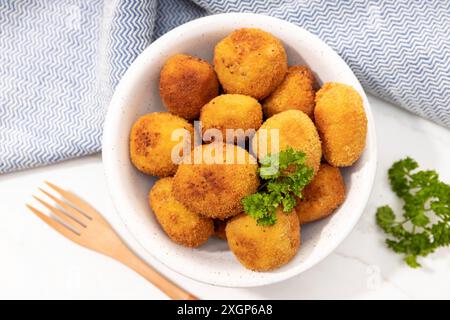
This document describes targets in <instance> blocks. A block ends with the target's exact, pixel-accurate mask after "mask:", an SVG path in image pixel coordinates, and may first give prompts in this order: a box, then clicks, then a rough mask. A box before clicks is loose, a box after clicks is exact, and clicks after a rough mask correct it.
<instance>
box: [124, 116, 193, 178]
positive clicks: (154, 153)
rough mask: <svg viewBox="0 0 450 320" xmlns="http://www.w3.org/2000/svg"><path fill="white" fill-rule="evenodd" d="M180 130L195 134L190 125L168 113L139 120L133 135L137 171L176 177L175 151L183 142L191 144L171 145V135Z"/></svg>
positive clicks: (132, 147) (177, 142)
mask: <svg viewBox="0 0 450 320" xmlns="http://www.w3.org/2000/svg"><path fill="white" fill-rule="evenodd" d="M177 129H185V130H186V134H187V133H188V134H190V135H193V133H194V127H193V126H192V125H191V124H190V123H189V122H187V121H186V120H184V119H183V118H180V117H178V116H175V115H173V114H170V113H168V112H154V113H150V114H146V115H144V116H142V117H140V118H139V119H138V120H137V121H136V122H135V123H134V125H133V127H132V128H131V132H130V158H131V162H132V163H133V164H134V165H135V167H136V168H137V169H139V170H140V171H142V172H144V173H146V174H150V175H154V176H160V177H167V176H171V175H174V174H175V172H176V170H177V164H176V163H174V162H173V161H172V156H171V154H172V149H173V148H174V147H175V146H176V145H177V144H179V143H180V142H183V141H184V142H186V143H187V142H188V141H187V140H183V137H181V138H180V139H179V140H174V141H172V133H173V132H174V131H175V130H177ZM180 156H182V154H181V155H180Z"/></svg>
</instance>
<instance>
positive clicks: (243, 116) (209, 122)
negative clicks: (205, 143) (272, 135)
mask: <svg viewBox="0 0 450 320" xmlns="http://www.w3.org/2000/svg"><path fill="white" fill-rule="evenodd" d="M262 118H263V114H262V108H261V105H260V104H259V102H258V100H256V99H255V98H252V97H249V96H244V95H242V94H223V95H220V96H218V97H215V98H214V99H212V100H211V101H210V102H208V103H207V104H206V105H205V106H204V107H203V108H202V111H201V114H200V121H201V122H202V128H203V132H205V131H206V130H208V129H211V128H216V129H219V130H221V131H222V135H223V138H224V139H225V138H226V129H242V130H244V131H245V130H248V129H254V130H258V128H259V127H260V126H261V123H262ZM240 136H242V135H238V137H240ZM227 142H228V143H233V141H227Z"/></svg>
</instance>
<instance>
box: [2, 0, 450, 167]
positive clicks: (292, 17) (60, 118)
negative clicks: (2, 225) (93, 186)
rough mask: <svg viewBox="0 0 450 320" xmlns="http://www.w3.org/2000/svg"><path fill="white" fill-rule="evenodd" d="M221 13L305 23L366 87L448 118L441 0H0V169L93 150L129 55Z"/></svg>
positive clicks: (446, 21)
mask: <svg viewBox="0 0 450 320" xmlns="http://www.w3.org/2000/svg"><path fill="white" fill-rule="evenodd" d="M223 12H254V13H261V14H266V15H270V16H275V17H278V18H282V19H285V20H288V21H290V22H292V23H295V24H296V25H299V26H301V27H303V28H305V29H307V30H308V31H310V32H312V33H314V34H316V35H317V36H318V37H319V38H321V39H322V40H324V41H325V42H326V43H328V44H329V45H330V46H331V47H332V48H333V49H335V50H336V51H337V52H338V53H339V54H340V55H341V56H342V58H343V59H344V60H345V61H346V62H347V63H348V64H349V65H350V67H351V68H352V69H353V71H354V72H355V74H356V75H357V77H358V78H359V79H360V81H361V82H362V84H363V86H364V87H365V89H366V90H368V91H369V92H372V93H374V94H376V95H378V96H379V97H382V98H384V99H386V100H389V101H391V102H393V103H395V104H397V105H399V106H401V107H403V108H405V109H408V110H410V111H412V112H414V113H416V114H418V115H420V116H423V117H426V118H428V119H431V120H433V121H435V122H437V123H439V124H441V125H444V126H447V127H450V37H449V35H450V3H449V2H448V1H442V0H429V1H422V0H409V1H408V0H398V1H395V0H359V1H342V0H341V1H339V0H328V1H323V0H287V1H281V0H273V1H266V0H191V1H190V0H185V1H183V0H149V1H138V0H135V1H133V0H90V1H85V0H59V1H48V0H22V1H15V0H0V173H5V172H10V171H13V170H18V169H24V168H29V167H34V166H39V165H44V164H50V163H54V162H57V161H60V160H63V159H68V158H73V157H77V156H82V155H86V154H91V153H94V152H98V151H100V149H101V133H102V124H103V120H104V115H105V111H106V108H107V106H108V102H109V100H110V98H111V95H112V92H113V90H114V87H115V86H116V85H117V83H118V81H119V80H120V78H121V77H122V75H123V74H124V72H125V71H126V69H127V68H128V66H129V65H130V64H131V63H132V62H133V60H134V59H135V58H136V56H137V55H138V54H139V53H140V52H141V51H142V50H143V49H144V48H145V47H146V46H148V45H149V44H150V43H151V42H152V41H153V40H154V39H156V38H157V37H159V36H161V35H162V34H164V33H165V32H167V31H169V30H170V29H172V28H174V27H176V26H178V25H180V24H182V23H184V22H187V21H189V20H192V19H195V18H198V17H202V16H205V15H208V14H216V13H223ZM375 112H376V110H375Z"/></svg>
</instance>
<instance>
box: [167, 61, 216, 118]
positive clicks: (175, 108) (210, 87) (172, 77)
mask: <svg viewBox="0 0 450 320" xmlns="http://www.w3.org/2000/svg"><path fill="white" fill-rule="evenodd" d="M159 92H160V95H161V98H162V100H163V102H164V105H165V106H166V107H167V109H168V110H169V111H170V112H172V113H173V114H176V115H178V116H180V117H182V118H185V119H187V120H193V119H196V118H198V116H199V115H200V110H201V108H202V107H203V105H205V103H207V102H208V101H209V100H211V99H212V98H214V97H215V96H217V95H218V94H219V82H218V81H217V77H216V74H215V72H214V69H213V68H212V66H211V65H210V64H209V63H208V62H206V61H204V60H202V59H199V58H197V57H193V56H189V55H186V54H176V55H174V56H172V57H170V58H169V59H168V60H167V61H166V63H165V64H164V66H163V68H162V70H161V75H160V80H159Z"/></svg>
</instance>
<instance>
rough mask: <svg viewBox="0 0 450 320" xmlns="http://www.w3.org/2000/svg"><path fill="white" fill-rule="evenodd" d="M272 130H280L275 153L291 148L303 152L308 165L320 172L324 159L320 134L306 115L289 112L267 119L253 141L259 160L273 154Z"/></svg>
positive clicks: (296, 111)
mask: <svg viewBox="0 0 450 320" xmlns="http://www.w3.org/2000/svg"><path fill="white" fill-rule="evenodd" d="M272 129H278V130H279V131H278V132H279V150H274V151H276V152H279V151H283V150H286V149H287V148H289V147H291V148H293V149H294V150H297V151H303V152H304V153H305V154H306V164H307V165H308V166H309V167H311V168H313V169H314V172H317V171H318V170H319V166H320V160H321V158H322V147H321V143H320V139H319V134H318V133H317V130H316V127H315V126H314V123H313V122H312V120H311V119H310V118H309V117H308V116H307V115H306V114H305V113H303V112H301V111H299V110H288V111H283V112H280V113H277V114H276V115H274V116H272V117H270V118H269V119H267V120H266V121H265V122H264V123H263V124H262V126H261V127H260V128H259V130H258V131H257V132H256V135H255V136H254V137H253V139H252V149H253V150H254V152H256V153H257V155H258V159H261V158H263V157H264V156H265V155H267V154H271V153H273V150H272V138H271V130H272ZM262 130H266V131H265V132H267V134H266V135H264V133H263V131H262ZM264 137H267V138H266V139H265V138H264Z"/></svg>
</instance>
